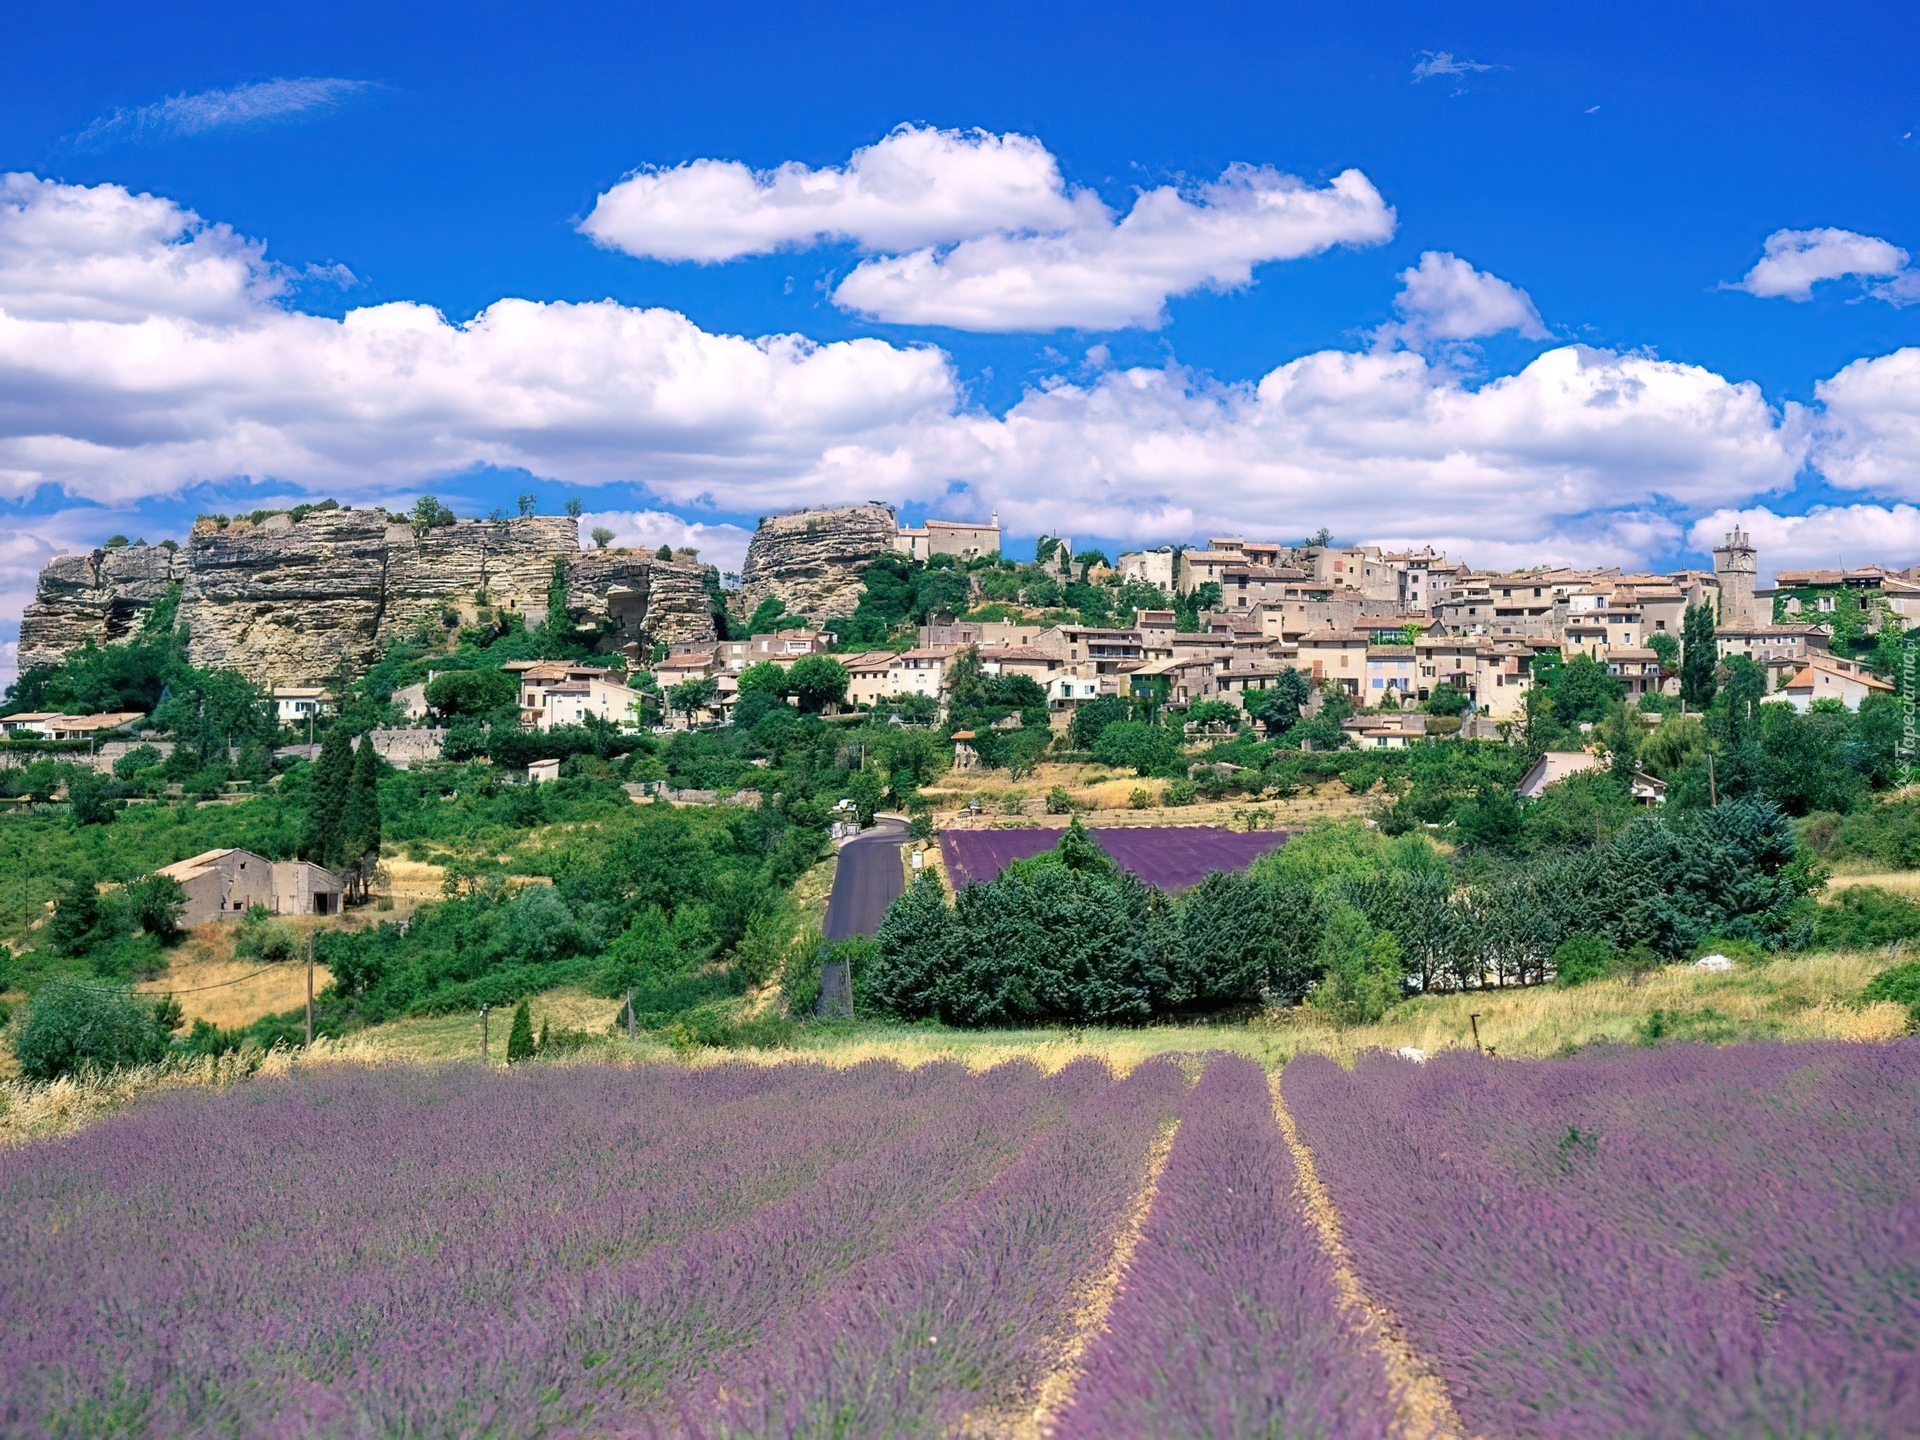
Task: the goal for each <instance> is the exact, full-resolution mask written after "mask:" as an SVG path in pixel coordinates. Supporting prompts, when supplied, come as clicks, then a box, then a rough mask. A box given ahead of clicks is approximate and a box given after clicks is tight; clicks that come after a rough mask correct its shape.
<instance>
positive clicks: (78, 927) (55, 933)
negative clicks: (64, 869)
mask: <svg viewBox="0 0 1920 1440" xmlns="http://www.w3.org/2000/svg"><path fill="white" fill-rule="evenodd" d="M99 925H100V892H99V888H98V881H97V880H96V879H95V878H94V874H93V871H92V870H90V869H86V868H84V867H83V868H82V869H81V870H80V872H79V873H78V874H76V875H75V876H74V877H73V879H72V880H71V881H69V882H68V884H67V893H66V894H65V895H63V896H61V897H60V904H59V906H58V908H57V909H55V910H54V912H53V921H52V923H51V924H50V925H48V927H47V929H48V931H49V932H50V933H49V936H48V938H49V939H51V940H52V941H53V943H54V948H56V949H57V950H59V951H60V953H61V954H63V955H84V954H86V952H87V948H88V947H89V946H90V945H92V943H93V932H94V931H95V930H96V929H97V928H98V927H99Z"/></svg>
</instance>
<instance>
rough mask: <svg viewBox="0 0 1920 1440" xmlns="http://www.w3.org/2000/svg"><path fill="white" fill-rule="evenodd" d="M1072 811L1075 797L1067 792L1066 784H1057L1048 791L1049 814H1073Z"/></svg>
mask: <svg viewBox="0 0 1920 1440" xmlns="http://www.w3.org/2000/svg"><path fill="white" fill-rule="evenodd" d="M1072 813H1073V797H1072V796H1071V795H1069V794H1067V792H1066V788H1065V787H1064V786H1060V785H1056V786H1054V787H1053V788H1052V789H1051V790H1049V791H1048V792H1047V814H1049V815H1071V814H1072Z"/></svg>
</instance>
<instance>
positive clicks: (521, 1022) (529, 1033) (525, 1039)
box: [507, 1000, 533, 1065]
mask: <svg viewBox="0 0 1920 1440" xmlns="http://www.w3.org/2000/svg"><path fill="white" fill-rule="evenodd" d="M532 1058H533V1016H532V1015H530V1014H528V1013H527V1002H526V1001H524V1000H522V1001H521V1002H520V1005H519V1008H518V1009H516V1010H515V1011H514V1012H513V1030H512V1032H511V1033H510V1034H509V1035H508V1036H507V1063H508V1064H509V1065H517V1064H518V1063H519V1062H520V1061H522V1060H531V1059H532Z"/></svg>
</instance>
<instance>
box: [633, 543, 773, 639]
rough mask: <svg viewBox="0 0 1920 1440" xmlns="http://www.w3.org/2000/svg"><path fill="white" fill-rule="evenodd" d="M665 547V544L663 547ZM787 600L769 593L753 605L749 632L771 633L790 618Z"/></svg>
mask: <svg viewBox="0 0 1920 1440" xmlns="http://www.w3.org/2000/svg"><path fill="white" fill-rule="evenodd" d="M661 548H662V549H665V548H666V547H665V546H662V547H661ZM788 618H789V617H788V615H787V602H786V601H784V600H782V599H781V598H780V597H779V596H778V595H769V596H767V598H766V599H764V600H762V601H761V602H760V603H759V604H758V605H756V606H754V607H753V614H752V615H750V616H748V617H747V634H749V635H771V634H773V633H774V630H775V627H777V626H778V625H779V624H780V622H781V621H782V620H785V619H788Z"/></svg>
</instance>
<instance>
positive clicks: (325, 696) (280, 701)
mask: <svg viewBox="0 0 1920 1440" xmlns="http://www.w3.org/2000/svg"><path fill="white" fill-rule="evenodd" d="M332 709H333V696H332V695H331V694H329V693H328V692H327V691H325V690H323V689H321V688H320V687H319V686H318V685H276V686H274V687H273V714H274V718H275V719H276V720H278V721H279V722H280V723H281V724H282V725H304V724H306V723H307V721H309V720H317V719H319V718H320V717H321V716H322V715H325V714H327V713H328V712H329V711H331V710H332Z"/></svg>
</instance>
